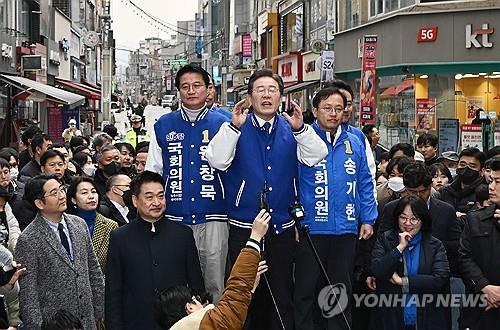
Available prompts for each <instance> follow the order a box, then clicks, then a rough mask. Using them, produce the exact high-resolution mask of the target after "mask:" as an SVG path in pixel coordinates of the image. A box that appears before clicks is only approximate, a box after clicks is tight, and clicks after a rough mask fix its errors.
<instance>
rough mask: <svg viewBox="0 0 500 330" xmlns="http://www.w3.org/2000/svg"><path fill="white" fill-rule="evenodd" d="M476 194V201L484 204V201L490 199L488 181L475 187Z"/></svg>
mask: <svg viewBox="0 0 500 330" xmlns="http://www.w3.org/2000/svg"><path fill="white" fill-rule="evenodd" d="M474 194H475V195H476V202H478V203H479V204H481V206H482V205H483V202H484V201H487V200H488V199H490V192H489V187H488V185H487V184H486V183H481V184H480V185H478V186H477V187H476V189H474Z"/></svg>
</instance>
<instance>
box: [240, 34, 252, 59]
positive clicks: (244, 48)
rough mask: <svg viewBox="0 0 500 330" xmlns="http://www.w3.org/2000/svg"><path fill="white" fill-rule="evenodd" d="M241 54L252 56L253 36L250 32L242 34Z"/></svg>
mask: <svg viewBox="0 0 500 330" xmlns="http://www.w3.org/2000/svg"><path fill="white" fill-rule="evenodd" d="M241 56H243V57H252V36H251V35H250V34H244V35H242V36H241Z"/></svg>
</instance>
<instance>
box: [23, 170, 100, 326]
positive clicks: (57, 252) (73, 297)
mask: <svg viewBox="0 0 500 330" xmlns="http://www.w3.org/2000/svg"><path fill="white" fill-rule="evenodd" d="M26 199H27V200H28V201H30V202H31V203H32V204H33V206H34V207H35V208H36V209H37V211H38V212H37V214H36V217H35V220H33V222H32V223H31V224H30V225H29V226H28V227H27V228H26V229H25V230H24V231H23V232H22V233H21V235H20V236H19V240H18V242H17V246H16V251H15V260H17V261H18V262H19V263H21V264H22V265H23V266H24V267H26V269H27V270H28V271H27V272H26V273H25V274H24V275H23V276H21V278H20V280H19V284H20V288H21V290H20V292H19V298H20V306H21V315H22V318H23V323H24V326H25V327H26V328H27V329H40V327H41V325H42V322H43V320H44V318H47V317H50V316H51V315H52V314H53V313H55V312H56V311H57V310H59V309H66V310H68V311H69V312H71V313H73V314H75V315H77V316H78V317H79V318H80V320H82V324H84V329H97V327H98V326H99V325H100V324H102V321H103V319H104V280H103V277H102V272H101V269H100V267H99V263H98V262H97V258H96V256H95V253H94V249H93V248H92V243H91V241H90V236H89V234H88V227H87V225H86V224H85V221H83V220H82V219H81V218H79V217H77V216H74V215H70V214H67V213H65V211H66V187H65V186H64V185H63V184H61V183H60V182H59V181H58V180H57V179H56V178H55V177H54V176H47V175H40V176H37V177H35V178H33V179H32V180H30V181H29V182H28V184H27V186H26Z"/></svg>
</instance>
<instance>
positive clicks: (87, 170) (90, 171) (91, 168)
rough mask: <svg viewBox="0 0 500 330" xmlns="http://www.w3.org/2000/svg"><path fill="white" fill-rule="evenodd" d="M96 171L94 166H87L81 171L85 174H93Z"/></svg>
mask: <svg viewBox="0 0 500 330" xmlns="http://www.w3.org/2000/svg"><path fill="white" fill-rule="evenodd" d="M95 171H96V168H95V166H87V167H84V168H83V173H85V174H86V175H87V176H91V177H93V176H94V173H95Z"/></svg>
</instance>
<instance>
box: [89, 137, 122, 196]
mask: <svg viewBox="0 0 500 330" xmlns="http://www.w3.org/2000/svg"><path fill="white" fill-rule="evenodd" d="M120 168H121V159H120V151H118V149H116V147H115V146H114V145H111V144H109V145H106V146H104V147H102V148H101V149H99V153H98V154H97V170H96V171H95V174H94V182H95V184H96V187H97V192H98V193H99V196H104V194H105V193H106V182H107V181H108V179H109V178H110V177H112V176H113V175H115V174H118V173H120Z"/></svg>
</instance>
